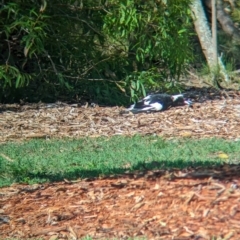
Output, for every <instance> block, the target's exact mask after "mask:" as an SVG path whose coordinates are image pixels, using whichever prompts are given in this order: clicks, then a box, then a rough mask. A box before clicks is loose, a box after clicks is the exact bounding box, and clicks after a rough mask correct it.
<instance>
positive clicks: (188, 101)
mask: <svg viewBox="0 0 240 240" xmlns="http://www.w3.org/2000/svg"><path fill="white" fill-rule="evenodd" d="M184 104H186V105H188V106H192V104H193V102H192V101H191V100H189V99H184Z"/></svg>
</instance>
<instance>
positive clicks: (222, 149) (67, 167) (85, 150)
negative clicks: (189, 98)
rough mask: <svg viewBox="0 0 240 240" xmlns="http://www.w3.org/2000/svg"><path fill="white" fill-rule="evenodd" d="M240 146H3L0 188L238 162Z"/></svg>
mask: <svg viewBox="0 0 240 240" xmlns="http://www.w3.org/2000/svg"><path fill="white" fill-rule="evenodd" d="M239 160H240V141H229V140H224V139H217V138H216V139H200V140H193V139H174V140H164V139H162V138H159V137H157V136H155V137H154V136H134V137H126V136H114V137H109V138H108V137H100V138H83V139H64V140H57V139H55V140H30V141H28V142H22V143H11V142H9V143H5V144H2V145H0V187H2V186H8V185H10V184H12V183H16V182H18V183H20V182H22V183H23V182H24V183H29V184H32V183H42V182H48V181H60V180H63V179H69V180H70V179H71V180H73V179H78V178H86V177H98V176H105V175H110V174H119V173H124V172H125V171H126V170H130V171H134V170H142V169H146V168H147V169H154V168H185V167H188V166H193V167H194V166H213V165H219V164H223V163H235V164H236V163H239ZM156 163H157V164H156Z"/></svg>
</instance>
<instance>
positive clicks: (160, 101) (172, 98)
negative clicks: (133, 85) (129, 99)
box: [126, 93, 192, 113]
mask: <svg viewBox="0 0 240 240" xmlns="http://www.w3.org/2000/svg"><path fill="white" fill-rule="evenodd" d="M184 105H188V106H190V105H192V102H191V101H190V100H189V99H186V98H184V96H183V94H178V95H168V94H165V93H160V94H150V95H148V96H146V97H145V98H143V99H142V100H140V101H138V102H137V103H135V104H133V105H131V106H130V107H129V108H128V109H126V111H127V112H132V113H140V112H157V111H164V110H167V109H168V108H170V107H176V106H184Z"/></svg>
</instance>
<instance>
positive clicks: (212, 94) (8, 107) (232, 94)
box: [0, 87, 240, 113]
mask: <svg viewBox="0 0 240 240" xmlns="http://www.w3.org/2000/svg"><path fill="white" fill-rule="evenodd" d="M159 93H160V92H159ZM183 94H184V96H185V97H186V98H189V99H190V100H192V101H193V103H203V102H205V101H212V100H222V99H226V98H236V97H239V95H240V92H239V91H237V90H231V89H224V90H218V89H216V88H212V87H201V88H200V87H188V88H187V89H186V91H185V92H184V93H183ZM86 104H87V105H88V106H89V107H94V106H93V105H95V103H87V102H86V101H84V102H83V101H81V102H79V103H76V102H75V103H70V104H69V103H65V102H56V103H43V102H41V101H40V102H39V103H28V102H22V103H13V104H1V103H0V113H1V112H3V111H12V112H21V111H25V110H28V109H29V110H30V109H32V110H34V109H40V108H53V107H62V106H66V105H72V106H74V107H80V106H83V105H84V106H85V105H86ZM111 106H112V105H111ZM105 107H109V106H108V105H105Z"/></svg>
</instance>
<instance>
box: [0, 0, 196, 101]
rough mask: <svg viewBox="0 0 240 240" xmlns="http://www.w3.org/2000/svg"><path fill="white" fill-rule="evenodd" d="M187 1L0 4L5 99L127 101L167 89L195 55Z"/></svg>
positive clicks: (0, 78) (0, 76)
mask: <svg viewBox="0 0 240 240" xmlns="http://www.w3.org/2000/svg"><path fill="white" fill-rule="evenodd" d="M188 5H189V1H188V0H184V1H180V0H168V1H166V0H162V1H161V0H159V1H153V0H151V1H147V2H144V1H141V0H124V1H120V0H111V1H109V0H108V1H107V0H100V1H94V0H87V1H75V0H60V1H57V0H52V1H46V0H43V1H41V3H40V2H39V3H38V4H36V3H35V2H33V1H31V0H17V1H8V2H7V3H5V4H3V3H2V6H1V8H0V28H1V34H0V39H1V43H0V44H1V45H0V47H1V49H2V50H1V56H2V58H1V60H0V87H1V88H3V89H4V92H3V95H2V96H0V101H3V100H4V99H8V100H9V99H13V101H14V100H19V99H21V98H23V99H27V98H28V99H29V100H31V101H33V100H34V101H35V100H45V101H54V99H55V100H56V98H58V99H59V98H60V99H61V98H62V99H68V100H72V99H75V100H81V99H82V98H84V99H89V100H92V101H99V102H103V103H108V104H109V103H111V104H117V103H118V104H119V103H122V104H123V103H125V102H126V100H127V99H129V98H131V99H132V100H136V99H137V98H138V96H139V95H144V94H145V92H146V91H152V90H156V89H158V90H162V91H164V90H169V89H170V88H171V87H172V83H171V84H170V82H171V81H172V80H173V79H178V77H179V76H180V74H181V73H182V71H183V67H184V65H185V64H186V63H187V62H188V61H189V59H190V58H191V54H190V45H189V41H188V39H189V34H190V31H189V27H190V26H191V24H190V12H189V8H188ZM23 87H24V88H23ZM14 88H22V89H17V90H14ZM13 93H14V94H13ZM65 95H67V96H65ZM9 96H10V97H12V98H10V97H9Z"/></svg>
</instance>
